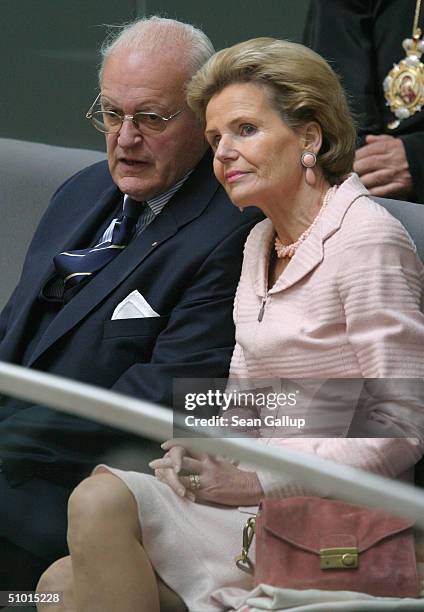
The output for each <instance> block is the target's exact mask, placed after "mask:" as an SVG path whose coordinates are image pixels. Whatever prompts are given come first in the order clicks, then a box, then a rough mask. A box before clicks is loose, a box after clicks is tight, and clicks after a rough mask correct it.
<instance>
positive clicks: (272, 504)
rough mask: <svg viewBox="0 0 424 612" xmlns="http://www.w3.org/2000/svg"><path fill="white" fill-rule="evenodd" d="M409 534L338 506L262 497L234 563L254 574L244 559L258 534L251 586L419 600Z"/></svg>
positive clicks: (377, 514)
mask: <svg viewBox="0 0 424 612" xmlns="http://www.w3.org/2000/svg"><path fill="white" fill-rule="evenodd" d="M412 527H413V522H411V521H408V520H404V519H400V518H397V517H393V516H390V515H388V514H386V513H385V512H382V511H381V510H372V509H370V508H365V507H363V506H356V505H352V504H347V503H344V502H341V501H335V500H329V499H322V498H319V497H291V498H287V499H272V498H266V499H264V500H262V502H261V504H260V506H259V512H258V514H257V516H256V519H255V518H253V517H252V518H250V519H249V520H248V522H247V523H246V526H245V529H244V534H243V550H242V553H241V555H239V556H238V557H237V559H236V562H237V566H238V567H239V568H240V569H244V571H253V564H252V563H251V562H250V560H249V557H248V552H249V547H250V544H251V542H252V540H253V536H254V533H255V531H256V567H255V568H254V575H255V584H256V585H257V584H261V583H263V584H270V585H272V586H276V587H281V588H288V589H299V590H300V589H321V590H328V591H335V590H336V591H358V592H361V593H367V594H369V595H375V596H379V597H419V594H420V583H419V580H418V574H417V563H416V557H415V549H414V538H413V533H412Z"/></svg>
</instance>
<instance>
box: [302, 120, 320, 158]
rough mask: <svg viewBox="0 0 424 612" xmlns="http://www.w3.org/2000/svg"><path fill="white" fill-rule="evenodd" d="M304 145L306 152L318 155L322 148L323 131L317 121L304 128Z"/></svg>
mask: <svg viewBox="0 0 424 612" xmlns="http://www.w3.org/2000/svg"><path fill="white" fill-rule="evenodd" d="M302 145H303V148H304V149H305V151H312V153H315V155H318V153H319V151H320V149H321V146H322V129H321V126H320V125H319V123H317V122H316V121H310V122H309V123H306V124H305V125H304V126H303V127H302Z"/></svg>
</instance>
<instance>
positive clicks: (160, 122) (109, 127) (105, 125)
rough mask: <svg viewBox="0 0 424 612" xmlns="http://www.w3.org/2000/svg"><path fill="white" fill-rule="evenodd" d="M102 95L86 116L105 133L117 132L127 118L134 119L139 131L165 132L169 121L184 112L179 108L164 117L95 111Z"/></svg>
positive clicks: (140, 112) (154, 114) (97, 128)
mask: <svg viewBox="0 0 424 612" xmlns="http://www.w3.org/2000/svg"><path fill="white" fill-rule="evenodd" d="M101 95H102V92H100V93H99V94H98V96H97V98H96V99H95V100H94V102H93V104H92V105H91V106H90V108H89V109H88V111H87V113H86V115H85V117H86V119H89V120H90V121H91V123H92V124H93V126H94V127H95V128H96V130H99V132H103V134H117V133H118V132H119V131H120V129H121V127H122V124H123V123H124V121H127V120H128V121H132V123H133V124H134V125H135V127H136V128H137V129H138V130H139V132H152V133H153V132H163V130H164V129H165V128H166V126H167V124H168V121H171V119H174V118H175V117H178V115H180V114H181V113H182V112H183V111H182V110H179V111H177V112H176V113H173V114H172V115H169V117H162V116H161V115H158V114H157V113H152V112H144V111H139V112H138V113H134V115H122V114H121V113H117V112H116V111H109V110H101V109H100V110H96V111H95V110H93V109H94V108H95V106H96V104H97V103H98V102H99V99H100V96H101Z"/></svg>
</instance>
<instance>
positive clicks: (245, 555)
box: [235, 516, 256, 574]
mask: <svg viewBox="0 0 424 612" xmlns="http://www.w3.org/2000/svg"><path fill="white" fill-rule="evenodd" d="M255 529H256V517H255V516H251V517H250V518H249V519H248V520H247V522H246V524H245V526H244V529H243V548H242V549H241V553H240V554H239V555H237V557H236V558H235V562H236V565H237V567H238V568H239V569H240V570H242V572H246V573H247V574H253V569H254V568H253V563H252V562H251V560H250V559H249V549H250V546H251V544H252V540H253V537H254V535H255Z"/></svg>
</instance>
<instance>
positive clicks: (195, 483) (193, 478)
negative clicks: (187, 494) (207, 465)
mask: <svg viewBox="0 0 424 612" xmlns="http://www.w3.org/2000/svg"><path fill="white" fill-rule="evenodd" d="M188 478H189V480H190V489H191V490H192V491H197V490H198V489H200V476H199V475H198V474H190V476H189V477H188Z"/></svg>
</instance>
